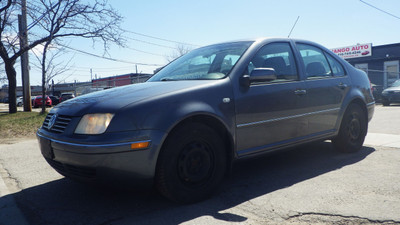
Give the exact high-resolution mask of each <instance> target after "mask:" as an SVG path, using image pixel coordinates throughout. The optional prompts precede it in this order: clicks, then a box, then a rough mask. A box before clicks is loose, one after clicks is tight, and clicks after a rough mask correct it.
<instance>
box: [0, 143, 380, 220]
mask: <svg viewBox="0 0 400 225" xmlns="http://www.w3.org/2000/svg"><path fill="white" fill-rule="evenodd" d="M374 151H375V149H373V148H370V147H363V149H362V150H361V151H359V152H357V153H354V154H343V153H338V152H336V151H335V150H334V149H333V148H332V147H331V144H330V143H328V142H321V143H314V144H308V145H304V146H301V147H297V148H293V149H291V150H288V151H283V152H282V151H281V152H279V153H276V154H271V155H267V156H262V157H258V158H255V159H248V160H244V161H239V162H238V163H236V164H235V165H234V168H233V171H232V174H231V175H230V176H229V178H228V179H226V180H225V181H224V183H223V184H222V185H221V187H220V188H219V190H218V191H217V193H216V194H215V195H214V196H213V197H212V198H210V199H208V200H206V201H203V202H200V203H195V204H191V205H180V204H176V203H173V202H170V201H168V200H166V199H164V198H163V197H161V196H160V195H159V194H157V192H156V191H154V190H152V189H149V190H136V191H132V190H124V189H120V188H118V189H117V188H110V187H99V186H95V187H93V186H88V185H85V184H80V183H76V182H74V181H71V180H69V179H65V178H63V179H60V180H55V181H51V182H48V183H44V184H41V185H37V186H35V187H31V188H27V189H24V190H22V191H20V192H18V193H15V194H13V196H14V198H15V199H16V201H17V204H18V206H19V208H20V209H21V210H22V212H23V214H24V215H26V217H27V219H28V221H29V222H30V223H31V224H179V223H183V222H187V221H191V220H193V219H196V218H199V217H203V216H209V217H213V218H214V219H217V220H221V221H227V222H244V221H246V220H247V219H248V218H246V217H245V216H243V215H236V214H232V213H223V212H221V211H223V210H227V209H230V208H232V207H235V206H237V205H239V204H242V203H244V202H246V201H249V200H252V199H254V198H257V197H260V196H263V195H268V194H270V193H272V192H274V191H277V190H280V189H283V188H286V187H288V186H291V185H294V184H297V183H299V182H302V181H305V180H308V179H311V178H314V177H317V176H320V175H323V174H325V173H328V172H330V171H334V170H338V169H340V168H342V167H344V166H347V165H351V164H354V163H357V162H360V161H362V160H363V159H365V158H366V157H367V156H368V155H370V154H371V153H373V152H374ZM0 201H2V198H0ZM0 203H1V202H0ZM0 205H1V204H0Z"/></svg>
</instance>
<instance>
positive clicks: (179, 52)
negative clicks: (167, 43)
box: [165, 44, 193, 62]
mask: <svg viewBox="0 0 400 225" xmlns="http://www.w3.org/2000/svg"><path fill="white" fill-rule="evenodd" d="M192 50H193V49H192V48H191V47H189V46H188V45H183V44H179V45H177V46H176V50H174V51H173V52H172V53H171V54H170V55H167V56H166V57H165V58H166V60H167V61H168V62H172V61H174V60H175V59H176V58H179V57H181V56H183V55H185V54H186V53H188V52H190V51H192Z"/></svg>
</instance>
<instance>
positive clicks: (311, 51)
mask: <svg viewBox="0 0 400 225" xmlns="http://www.w3.org/2000/svg"><path fill="white" fill-rule="evenodd" d="M297 47H298V48H299V50H300V54H301V57H302V59H303V63H304V68H305V69H306V75H307V79H318V78H326V77H332V71H331V68H330V66H329V63H328V60H327V59H326V57H325V54H324V52H323V51H322V50H321V49H319V48H316V47H314V46H311V45H306V44H297Z"/></svg>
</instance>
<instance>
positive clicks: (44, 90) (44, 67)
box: [41, 42, 50, 113]
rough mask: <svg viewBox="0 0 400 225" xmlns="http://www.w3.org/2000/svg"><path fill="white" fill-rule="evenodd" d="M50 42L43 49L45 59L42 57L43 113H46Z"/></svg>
mask: <svg viewBox="0 0 400 225" xmlns="http://www.w3.org/2000/svg"><path fill="white" fill-rule="evenodd" d="M49 45H50V42H46V44H45V45H44V48H43V57H42V111H41V113H45V112H46V55H47V48H48V47H49Z"/></svg>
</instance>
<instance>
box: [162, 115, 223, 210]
mask: <svg viewBox="0 0 400 225" xmlns="http://www.w3.org/2000/svg"><path fill="white" fill-rule="evenodd" d="M225 171H226V155H225V146H224V142H223V141H222V138H221V137H220V135H219V134H218V133H217V132H216V131H215V130H213V129H212V128H210V127H208V126H206V125H204V124H201V123H191V124H187V125H185V126H183V127H180V128H178V129H177V130H175V131H174V132H173V133H172V134H171V136H170V137H168V139H167V141H166V143H165V145H164V146H163V148H162V150H161V153H160V156H159V160H158V164H157V171H156V177H155V183H156V187H157V189H158V190H159V191H160V193H161V194H162V195H164V196H165V197H167V198H169V199H171V200H173V201H176V202H180V203H191V202H196V201H200V200H203V199H205V198H207V197H209V196H210V195H211V194H212V192H213V191H214V190H215V189H216V188H217V186H218V185H219V184H220V183H221V181H222V179H223V177H224V174H225Z"/></svg>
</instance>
